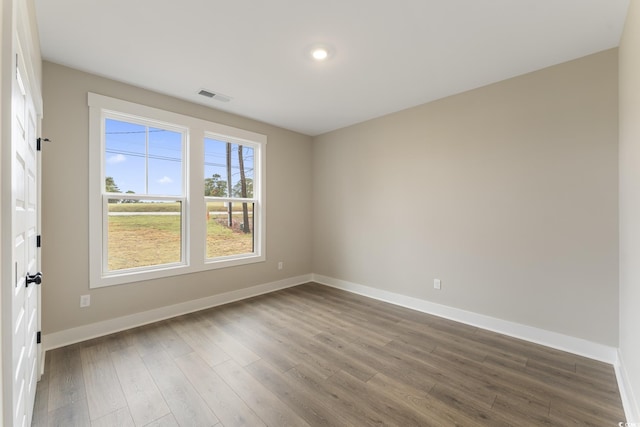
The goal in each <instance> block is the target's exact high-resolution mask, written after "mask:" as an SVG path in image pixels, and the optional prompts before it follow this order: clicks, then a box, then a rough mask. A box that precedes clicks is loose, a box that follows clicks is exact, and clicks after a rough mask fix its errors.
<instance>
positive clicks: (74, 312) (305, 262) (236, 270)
mask: <svg viewBox="0 0 640 427" xmlns="http://www.w3.org/2000/svg"><path fill="white" fill-rule="evenodd" d="M43 68H44V71H43V76H44V100H45V117H44V121H43V135H44V136H46V137H48V138H50V139H51V140H52V141H54V142H52V143H50V144H48V145H46V146H45V148H44V153H43V167H42V176H43V195H42V210H43V221H42V235H43V247H42V255H43V267H42V268H43V272H44V274H45V278H46V281H45V282H44V284H43V286H42V296H43V304H42V315H43V321H42V326H43V334H45V335H46V334H49V333H53V332H58V331H62V330H66V329H69V328H73V327H77V326H83V325H87V324H90V323H94V322H98V321H104V320H108V319H113V318H116V317H120V316H124V315H128V314H133V313H137V312H141V311H146V310H151V309H155V308H160V307H164V306H168V305H172V304H177V303H180V302H185V301H189V300H194V299H198V298H203V297H207V296H212V295H215V294H219V293H222V292H226V291H231V290H236V289H240V288H246V287H250V286H253V285H258V284H264V283H270V282H273V281H276V280H280V279H284V278H288V277H295V276H298V275H302V274H308V273H310V272H311V231H310V227H309V218H310V217H311V212H310V207H311V197H310V190H311V175H310V172H309V170H310V167H311V138H309V137H307V136H303V135H300V134H297V133H294V132H290V131H286V130H283V129H279V128H276V127H274V126H270V125H266V124H263V123H259V122H256V121H253V120H249V119H246V118H242V117H238V116H235V115H232V114H227V113H223V112H220V111H217V110H213V109H209V108H205V107H203V106H199V105H195V104H191V103H188V102H184V101H180V100H176V99H174V98H170V97H168V96H164V95H160V94H157V93H152V92H149V91H146V90H143V89H140V88H136V87H132V86H128V85H125V84H122V83H118V82H114V81H111V80H107V79H104V78H101V77H97V76H95V75H90V74H86V73H83V72H80V71H76V70H73V69H70V68H66V67H63V66H60V65H56V64H52V63H48V62H45V63H44V67H43ZM89 91H91V92H95V93H99V94H102V95H107V96H111V97H115V98H120V99H123V100H127V101H132V102H137V103H140V104H145V105H150V106H153V107H156V108H161V109H165V110H169V111H173V112H177V113H181V114H186V115H191V116H193V117H198V118H201V119H206V120H210V121H214V122H218V123H222V124H225V125H229V126H235V127H238V128H243V129H246V130H250V131H254V132H258V133H262V134H265V135H267V137H268V144H267V250H266V256H267V262H264V263H258V264H251V265H248V266H241V267H233V268H225V269H220V270H215V271H209V272H203V273H196V274H189V275H182V276H174V277H171V278H167V279H162V280H154V281H147V282H137V283H134V284H130V285H120V286H112V287H107V288H101V289H93V290H89V262H88V256H89V255H88V253H89V235H88V220H89V218H88V216H89V203H88V191H89V190H88V185H87V182H88V178H89V177H88V173H89V169H88V156H89V151H88V135H89V130H88V126H89V122H88V119H89V115H88V111H89V110H88V107H87V92H89ZM280 260H282V261H284V262H285V268H284V269H283V270H282V271H278V270H277V262H278V261H280ZM84 294H90V295H91V307H89V308H84V309H80V308H79V298H80V295H84Z"/></svg>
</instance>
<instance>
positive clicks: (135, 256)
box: [107, 202, 253, 271]
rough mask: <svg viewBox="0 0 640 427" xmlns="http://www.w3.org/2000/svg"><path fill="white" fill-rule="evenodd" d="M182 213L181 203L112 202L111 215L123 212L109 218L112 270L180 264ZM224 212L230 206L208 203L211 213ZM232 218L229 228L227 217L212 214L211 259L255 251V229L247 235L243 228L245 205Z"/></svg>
mask: <svg viewBox="0 0 640 427" xmlns="http://www.w3.org/2000/svg"><path fill="white" fill-rule="evenodd" d="M180 210H181V206H180V203H179V202H177V203H118V204H116V203H110V204H109V212H110V213H111V212H114V213H119V215H118V214H116V215H109V220H108V256H107V258H108V259H107V262H108V268H109V270H110V271H116V270H123V269H128V268H136V267H148V266H152V265H161V264H170V263H176V262H180V261H181V259H182V253H181V241H182V236H181V235H182V218H181V216H180V215H179V214H178V213H179V212H180ZM224 211H226V207H225V206H224V205H223V204H222V203H218V202H217V203H208V204H207V212H224ZM171 212H175V213H176V215H167V213H171ZM250 212H251V210H250ZM127 213H131V214H132V215H127ZM141 213H142V215H141ZM144 213H146V214H144ZM154 213H158V214H159V215H154ZM251 217H252V212H251ZM251 217H250V221H251ZM232 219H233V220H232V226H231V227H229V225H228V217H227V215H220V214H214V215H209V218H208V219H207V248H206V256H207V258H216V257H221V256H227V255H238V254H244V253H251V252H253V227H251V232H250V233H244V232H243V231H242V227H241V224H242V222H243V215H242V204H239V203H238V204H237V206H233V215H232Z"/></svg>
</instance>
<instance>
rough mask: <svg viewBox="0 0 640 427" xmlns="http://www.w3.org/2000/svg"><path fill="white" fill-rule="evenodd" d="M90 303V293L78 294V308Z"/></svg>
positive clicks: (87, 305)
mask: <svg viewBox="0 0 640 427" xmlns="http://www.w3.org/2000/svg"><path fill="white" fill-rule="evenodd" d="M90 305H91V295H80V308H83V307H89V306H90Z"/></svg>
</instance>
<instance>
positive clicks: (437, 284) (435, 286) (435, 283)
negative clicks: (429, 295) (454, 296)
mask: <svg viewBox="0 0 640 427" xmlns="http://www.w3.org/2000/svg"><path fill="white" fill-rule="evenodd" d="M440 288H441V283H440V279H433V289H438V290H440Z"/></svg>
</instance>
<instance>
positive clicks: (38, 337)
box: [36, 331, 42, 344]
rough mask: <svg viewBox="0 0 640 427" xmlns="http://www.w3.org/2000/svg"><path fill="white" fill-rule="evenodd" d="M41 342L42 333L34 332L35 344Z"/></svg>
mask: <svg viewBox="0 0 640 427" xmlns="http://www.w3.org/2000/svg"><path fill="white" fill-rule="evenodd" d="M41 342H42V334H41V333H40V331H38V332H36V344H40V343H41Z"/></svg>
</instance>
